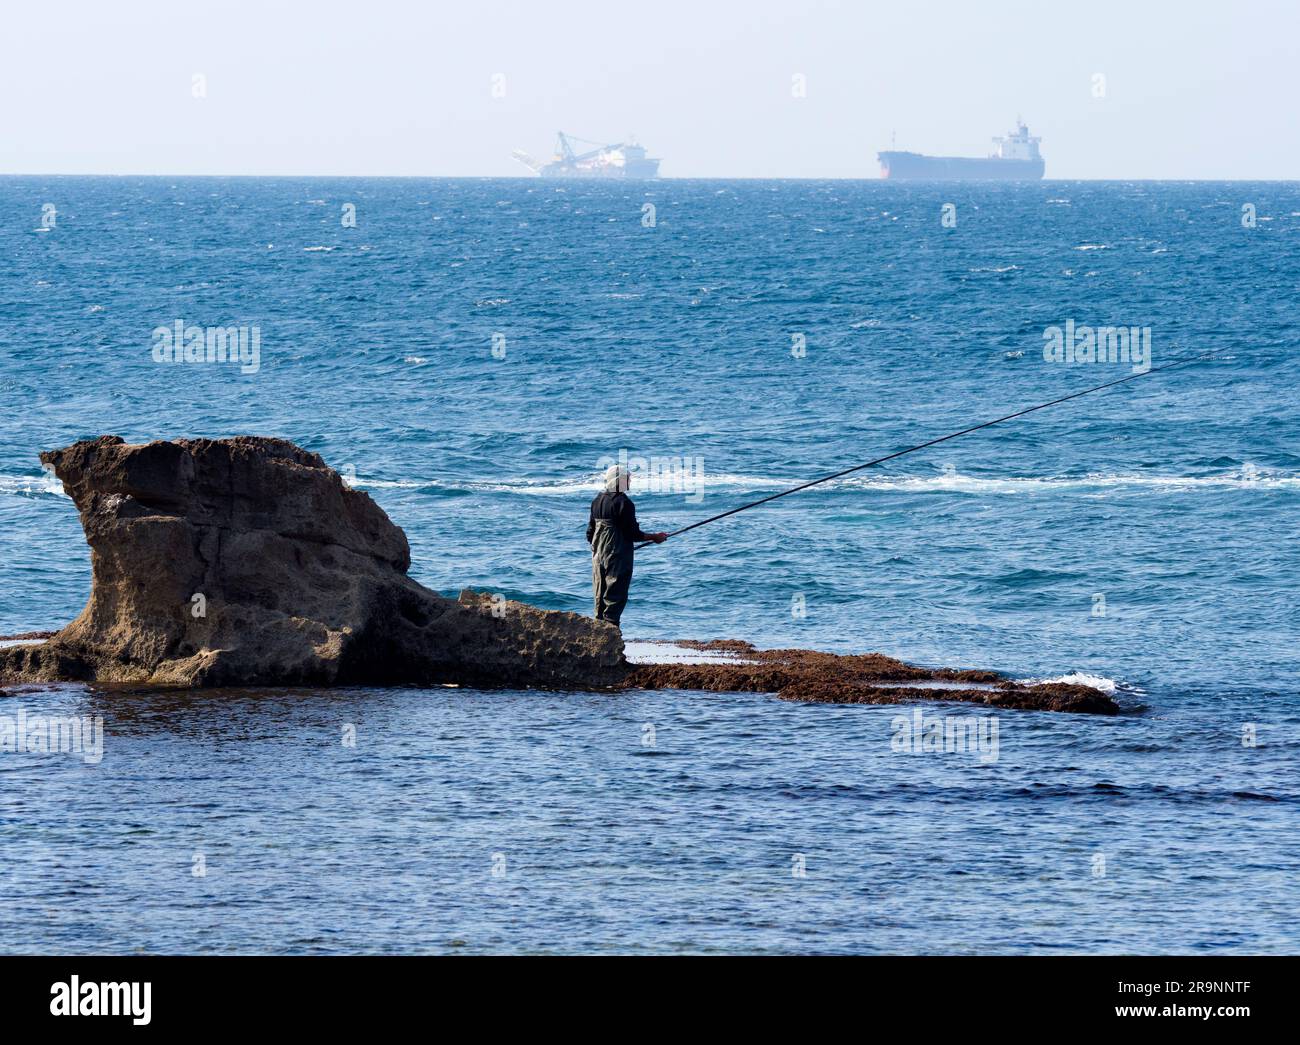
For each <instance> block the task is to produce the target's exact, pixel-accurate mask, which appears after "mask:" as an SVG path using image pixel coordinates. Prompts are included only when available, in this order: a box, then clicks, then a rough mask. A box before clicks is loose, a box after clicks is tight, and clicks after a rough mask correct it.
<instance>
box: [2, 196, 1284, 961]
mask: <svg viewBox="0 0 1300 1045" xmlns="http://www.w3.org/2000/svg"><path fill="white" fill-rule="evenodd" d="M647 203H649V204H653V213H652V214H651V213H650V212H648V211H647V210H646V209H645V208H644V205H645V204H647ZM945 203H952V204H955V206H956V215H957V223H956V226H955V227H952V228H948V227H944V225H943V224H942V223H941V220H940V219H941V214H942V208H943V205H944V204H945ZM47 204H48V205H52V207H53V215H54V217H53V221H52V227H46V225H49V224H51V222H50V219H49V217H48V215H49V214H50V211H49V209H48V208H47V207H46V205H47ZM345 204H352V205H354V207H355V214H356V225H355V227H347V226H345V225H344V224H343V222H342V220H341V218H342V216H343V214H344V207H345ZM1246 204H1250V205H1251V206H1252V207H1253V208H1254V209H1255V213H1256V215H1257V219H1258V220H1257V223H1256V224H1255V226H1254V227H1247V226H1246V225H1245V224H1243V221H1242V217H1243V210H1242V208H1243V206H1244V205H1246ZM43 215H47V217H45V218H44V220H43ZM651 219H653V220H651ZM0 257H3V259H4V265H3V268H2V269H0V390H2V391H3V400H4V403H5V409H4V410H3V411H0V634H7V633H14V632H21V631H26V630H29V629H53V628H57V627H59V626H61V625H62V624H64V623H66V621H68V620H69V619H71V618H72V617H73V616H74V615H75V614H76V613H77V612H78V611H79V610H80V609H81V607H82V605H83V604H84V601H85V598H86V594H87V591H88V586H89V576H90V566H89V553H88V550H87V548H86V546H85V543H84V540H83V539H82V535H81V531H80V526H79V524H78V521H77V518H76V513H75V511H74V510H73V508H72V505H71V502H70V501H69V500H68V499H67V498H66V497H64V496H63V495H62V494H61V492H59V489H58V486H57V483H54V482H52V480H51V479H50V477H48V476H46V475H45V474H44V473H43V472H42V471H41V468H40V466H39V463H38V461H37V459H36V455H37V453H38V451H40V450H41V449H45V448H51V447H57V446H62V445H65V444H67V443H69V442H71V441H73V440H75V439H78V438H83V437H91V436H96V435H99V434H103V433H115V434H118V435H121V436H123V437H124V438H126V439H128V440H130V441H145V440H149V439H154V438H162V437H178V436H214V437H215V436H226V435H233V434H239V433H253V434H263V435H277V436H283V437H285V438H288V439H292V440H294V441H295V442H297V443H299V444H301V445H303V446H305V447H307V448H309V449H311V450H315V451H317V452H319V453H321V454H322V455H323V456H324V457H325V459H326V460H327V461H328V462H329V463H331V464H332V465H334V466H335V467H338V468H339V469H340V470H342V471H344V472H345V473H346V474H348V475H349V476H351V477H354V481H355V484H356V485H357V486H358V488H360V489H364V490H366V491H367V492H368V493H370V494H371V496H373V497H374V498H375V499H376V500H377V501H378V502H379V504H380V505H382V506H383V508H384V509H385V510H386V511H387V512H388V513H389V515H390V516H391V517H392V518H393V519H394V521H396V522H397V523H398V524H399V525H401V526H402V527H403V528H404V529H405V531H406V533H407V535H408V537H409V538H410V541H411V547H412V557H413V565H412V571H411V572H412V574H413V575H414V576H415V577H416V578H417V579H418V580H420V581H421V582H423V583H425V584H426V585H428V586H430V587H432V588H435V589H438V590H441V591H444V592H448V593H454V592H455V591H457V590H458V589H459V588H461V587H463V586H472V587H476V588H480V589H483V590H488V591H493V592H502V593H504V594H505V595H507V596H508V597H510V598H518V599H523V600H526V601H529V602H532V603H535V604H537V605H539V606H544V607H549V608H555V609H567V610H576V611H579V612H586V611H587V610H588V605H589V597H590V590H589V589H590V582H589V577H590V574H589V563H588V559H587V554H586V547H585V544H584V541H583V529H584V526H585V523H586V510H587V502H588V501H589V499H590V497H591V496H592V494H593V492H594V491H595V489H596V488H597V483H596V477H597V473H598V470H599V467H600V465H601V461H602V458H607V457H613V456H617V455H618V454H619V453H620V451H626V452H627V454H629V455H630V456H631V457H633V458H638V457H639V458H646V459H650V458H656V459H659V461H660V463H662V462H664V461H667V462H685V463H687V464H688V465H690V466H691V468H692V470H693V469H694V468H695V467H696V466H697V464H698V465H699V466H701V467H702V474H703V476H704V481H703V486H702V490H701V491H695V490H685V491H684V490H682V489H667V490H662V489H659V490H656V489H642V490H637V489H634V491H633V495H634V497H635V498H636V500H637V504H638V510H639V513H640V515H641V517H642V521H643V524H644V525H645V526H646V527H647V528H651V527H653V528H656V529H657V528H663V529H674V528H677V527H679V526H682V525H685V524H687V523H689V522H691V521H693V520H695V519H698V518H702V517H704V516H706V515H711V514H714V513H716V512H720V511H724V510H726V509H727V508H730V507H733V506H735V505H737V504H740V503H743V502H744V501H746V500H750V499H753V498H755V497H758V496H763V495H764V494H766V493H770V492H774V491H775V490H777V489H779V488H781V486H782V485H784V484H787V483H793V482H796V481H800V480H803V479H807V478H811V477H814V476H817V475H820V474H823V473H828V472H832V471H835V470H838V469H841V468H845V467H848V466H850V465H852V464H854V463H857V462H859V461H862V460H866V459H869V458H872V457H876V456H879V455H882V454H885V453H889V452H891V451H893V450H896V449H899V448H901V447H903V446H906V445H909V444H911V443H916V442H921V441H923V440H926V439H929V438H932V437H935V436H938V435H941V434H944V433H946V432H948V431H951V430H954V429H957V428H962V427H965V426H967V425H970V424H974V423H976V422H978V421H981V420H984V419H986V418H991V417H995V416H998V415H1000V414H1004V413H1007V412H1010V411H1011V410H1014V409H1017V408H1019V407H1022V406H1028V405H1031V404H1033V403H1036V402H1038V401H1042V400H1046V399H1050V398H1054V397H1056V396H1060V395H1064V394H1067V393H1068V392H1070V391H1073V390H1076V389H1079V388H1083V387H1086V386H1089V385H1092V384H1097V383H1100V382H1102V381H1106V380H1111V379H1114V378H1116V377H1121V376H1124V375H1125V374H1127V373H1128V372H1129V368H1128V366H1126V365H1124V364H1092V365H1088V364H1074V365H1065V364H1058V363H1053V362H1049V361H1046V360H1045V359H1044V356H1043V345H1044V337H1043V334H1044V330H1045V329H1046V328H1048V327H1051V326H1054V325H1061V326H1063V325H1064V324H1065V323H1066V321H1068V320H1073V321H1074V322H1075V323H1076V324H1078V325H1080V326H1083V325H1091V326H1110V325H1114V326H1137V327H1149V328H1150V329H1151V339H1152V362H1153V364H1154V365H1156V366H1159V365H1160V364H1162V363H1164V362H1168V361H1170V360H1172V359H1175V358H1178V357H1180V356H1183V355H1188V354H1200V353H1204V352H1212V353H1214V354H1215V358H1214V359H1213V360H1212V361H1208V362H1203V363H1196V364H1194V365H1190V366H1187V367H1184V368H1180V369H1177V370H1174V371H1171V372H1169V373H1163V374H1158V375H1153V376H1150V377H1145V378H1142V379H1140V380H1137V381H1134V382H1129V383H1128V384H1126V385H1123V386H1121V387H1119V388H1116V389H1113V390H1110V391H1107V392H1104V393H1100V394H1098V395H1095V396H1089V397H1086V398H1084V399H1081V400H1078V401H1075V402H1073V403H1070V404H1066V405H1063V406H1061V407H1058V408H1054V409H1052V410H1050V411H1044V412H1041V413H1038V414H1035V415H1033V416H1031V417H1028V418H1024V419H1021V420H1018V421H1016V422H1013V423H1011V424H1008V425H1005V426H1000V427H997V428H994V429H991V430H987V431H983V432H979V433H976V434H974V435H972V436H970V437H968V438H964V439H961V440H957V441H954V442H950V443H945V444H943V445H942V446H939V447H935V448H934V449H933V450H929V451H925V452H922V453H919V454H915V455H911V456H908V457H905V458H902V459H900V460H898V461H895V462H891V463H890V464H889V465H887V466H885V467H883V468H881V469H879V470H874V471H868V472H863V473H858V474H856V475H854V476H850V477H846V478H844V479H841V480H837V481H835V482H833V483H830V484H828V485H826V486H824V487H820V488H818V489H815V490H810V491H807V492H804V493H800V494H797V495H795V496H792V497H789V498H786V499H783V500H780V501H778V502H775V503H773V504H770V505H766V506H764V507H762V508H759V509H756V510H754V511H751V512H746V513H744V514H742V515H739V516H736V517H733V518H730V519H727V520H725V521H722V522H719V523H717V524H714V525H711V526H708V527H705V528H702V529H700V530H698V531H694V532H692V533H691V534H689V535H685V536H683V537H682V538H680V539H675V540H673V541H671V542H669V543H668V544H667V545H664V546H662V547H659V548H655V549H652V550H648V551H646V552H643V553H641V554H640V555H639V556H638V560H637V571H636V578H635V581H634V585H633V597H632V603H631V605H630V607H629V610H628V612H627V614H626V616H625V618H624V633H625V634H626V635H628V636H629V637H635V638H740V639H746V640H749V641H752V642H754V643H756V644H758V645H762V646H799V647H811V648H821V649H829V650H836V651H851V650H854V651H861V650H879V651H882V652H885V653H888V654H891V655H894V656H899V657H903V658H905V659H909V660H913V661H917V662H920V663H926V664H935V665H944V666H973V667H991V668H995V669H998V670H1002V671H1005V672H1007V673H1009V674H1011V675H1012V676H1015V677H1025V678H1061V677H1065V676H1067V675H1071V674H1076V673H1078V674H1083V675H1088V676H1093V677H1094V678H1095V679H1096V680H1098V681H1100V682H1101V683H1102V684H1105V685H1114V687H1115V692H1116V696H1117V699H1118V700H1119V701H1120V702H1121V704H1122V705H1123V706H1124V707H1125V709H1126V713H1125V714H1124V715H1122V716H1120V717H1118V718H1113V719H1097V718H1092V717H1086V716H1064V715H1053V714H1046V713H1014V714H1013V713H1008V712H1002V713H999V714H998V715H997V716H996V721H997V724H998V728H999V751H998V757H997V759H996V761H981V760H980V759H979V758H977V757H975V756H973V755H971V754H967V753H961V752H952V753H944V752H926V753H920V754H916V753H903V752H898V751H896V750H894V747H893V745H891V740H892V739H893V738H894V736H895V734H896V728H895V724H894V723H895V719H896V717H897V716H898V715H899V713H900V712H899V710H898V709H896V708H884V707H842V706H822V705H807V706H805V705H797V704H787V703H783V702H780V701H778V700H776V699H775V698H774V697H771V696H767V695H762V694H711V693H685V692H672V691H668V692H629V693H624V694H619V695H598V696H594V695H591V694H553V693H539V692H510V693H500V692H494V693H480V692H474V691H469V690H448V689H439V690H437V691H433V692H429V691H422V690H418V689H396V690H394V689H382V690H348V691H334V692H305V691H304V692H298V691H294V692H286V691H249V692H239V693H181V694H177V693H172V694H153V695H141V694H135V695H123V694H115V693H112V692H107V691H101V690H95V689H91V688H88V687H83V686H58V687H47V688H40V689H27V690H23V691H20V692H18V693H15V694H13V695H11V697H10V698H8V699H7V700H6V701H3V702H0V715H2V714H9V715H16V714H17V710H18V709H19V708H21V709H23V710H25V711H26V713H27V714H29V715H35V714H85V715H91V716H94V715H99V716H102V718H103V721H104V730H105V734H106V735H105V742H104V754H103V759H102V761H100V762H98V763H87V762H86V761H84V760H82V759H78V758H75V757H71V756H69V755H40V754H15V753H12V752H9V753H3V752H0V831H2V832H3V839H4V845H3V849H0V878H2V879H3V881H4V883H5V888H4V889H3V890H0V917H2V918H3V921H4V923H5V925H6V931H5V933H4V935H3V943H0V948H3V949H4V950H6V951H55V952H78V951H135V950H140V951H149V952H232V951H233V952H260V951H273V952H282V951H284V952H312V953H316V952H326V953H337V952H359V951H360V952H428V951H433V952H441V951H457V952H500V951H508V952H539V951H548V952H592V951H597V952H607V951H619V952H622V951H633V952H640V951H649V952H662V951H670V952H717V951H726V952H733V951H739V952H772V951H783V952H846V951H847V952H899V953H912V952H924V953H936V952H944V953H947V952H978V953H985V952H1035V953H1094V952H1151V951H1154V952H1210V953H1216V952H1282V951H1294V950H1295V949H1296V947H1297V945H1300V930H1297V929H1296V926H1295V919H1294V908H1295V905H1296V902H1297V900H1300V890H1298V889H1297V886H1296V876H1297V870H1298V869H1300V838H1298V831H1297V828H1298V827H1300V784H1298V780H1300V685H1298V684H1297V679H1298V678H1300V641H1298V639H1300V610H1298V609H1297V601H1298V599H1297V596H1298V595H1300V581H1298V580H1297V577H1298V575H1300V552H1298V551H1297V547H1296V541H1295V534H1296V521H1297V509H1298V508H1300V418H1297V409H1296V408H1297V405H1298V404H1300V393H1298V392H1297V387H1298V385H1300V353H1297V349H1296V341H1297V331H1298V330H1300V323H1298V321H1297V318H1296V311H1295V301H1296V299H1297V295H1298V294H1300V185H1298V184H1293V183H1263V184H1248V183H1151V182H1138V183H1070V182H1044V183H1041V184H1034V185H1020V186H1010V185H1004V186H999V185H981V186H977V185H931V186H923V185H911V186H909V185H900V184H896V183H895V184H889V183H874V182H831V181H827V182H816V181H787V182H779V181H662V182H656V183H649V184H599V183H576V182H575V183H570V184H555V183H550V182H543V181H531V180H522V179H521V180H418V179H404V180H396V179H395V180H386V179H371V180H365V179H360V180H358V179H348V180H331V179H293V178H286V179H218V178H212V179H199V178H190V179H169V178H151V179H144V178H71V177H69V178H61V177H11V178H3V179H0ZM177 320H181V321H184V322H185V323H187V324H197V325H200V326H218V325H219V326H243V325H247V326H250V327H251V326H256V327H258V329H259V332H260V339H261V340H260V358H259V366H258V369H257V370H256V372H255V373H242V372H241V371H240V368H239V367H238V366H235V365H231V364H226V365H215V364H214V365H207V364H184V363H180V364H177V363H158V362H155V360H154V359H153V356H152V348H153V345H154V338H153V331H154V329H155V328H157V327H160V326H165V327H170V326H171V325H172V324H174V323H175V322H176V321H177ZM799 345H802V346H803V351H802V352H796V351H792V349H794V348H796V346H799ZM494 349H495V350H496V351H495V352H494ZM503 349H504V351H503ZM643 485H644V484H643ZM800 608H802V610H803V611H804V612H803V613H802V614H801V613H799V612H797V611H798V610H799V609H800ZM925 710H926V712H927V713H929V714H946V713H948V712H950V711H952V710H953V709H951V708H945V707H944V706H943V705H941V704H928V705H926V708H925ZM956 712H957V713H961V714H974V713H978V712H974V711H972V710H971V709H970V708H958V709H956ZM347 725H352V726H354V727H355V729H356V737H357V741H356V745H355V747H348V746H345V745H344V744H342V743H341V736H342V731H343V729H344V727H345V726H347ZM651 739H652V740H653V743H652V744H651V743H650V742H649V741H650V740H651ZM196 869H197V870H202V871H203V872H204V873H203V874H201V875H200V874H196V873H195V872H196ZM801 872H802V873H801Z"/></svg>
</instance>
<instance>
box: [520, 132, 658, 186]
mask: <svg viewBox="0 0 1300 1045" xmlns="http://www.w3.org/2000/svg"><path fill="white" fill-rule="evenodd" d="M575 142H576V143H577V144H578V145H579V146H584V145H595V146H596V148H594V149H589V150H587V151H585V152H579V151H578V150H577V149H575V148H574V147H573V145H574V143H575ZM514 156H515V159H517V160H518V161H519V162H520V163H522V164H523V165H524V166H525V167H527V168H528V169H529V170H531V171H534V172H535V173H537V174H540V175H541V176H542V177H543V178H655V177H658V175H659V161H658V160H657V159H654V158H653V157H650V156H647V155H646V151H645V147H644V146H642V145H639V144H638V143H637V142H636V140H635V139H632V140H629V141H625V142H615V143H614V144H612V145H601V144H600V143H599V142H589V141H584V140H583V139H582V138H575V137H573V136H572V135H568V134H565V133H564V132H563V131H559V132H557V135H556V141H555V155H554V157H552V158H551V160H549V161H547V162H542V161H539V160H535V159H533V158H532V157H531V156H529V155H528V154H527V153H526V152H520V151H518V150H516V151H515V154H514Z"/></svg>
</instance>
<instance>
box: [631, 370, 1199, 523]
mask: <svg viewBox="0 0 1300 1045" xmlns="http://www.w3.org/2000/svg"><path fill="white" fill-rule="evenodd" d="M1212 358H1213V354H1212V353H1206V354H1204V355H1200V356H1187V357H1185V358H1183V359H1175V360H1174V361H1173V362H1172V363H1165V364H1164V365H1163V366H1157V367H1152V368H1151V369H1150V370H1143V371H1142V372H1141V373H1140V374H1129V375H1128V376H1127V377H1121V378H1117V379H1116V380H1114V381H1107V382H1106V383H1105V384H1102V385H1094V386H1093V387H1092V388H1085V389H1084V390H1083V391H1081V392H1072V393H1071V394H1070V395H1068V396H1061V398H1060V399H1053V400H1052V401H1051V402H1048V403H1039V404H1038V405H1037V406H1031V407H1026V408H1025V409H1024V410H1017V411H1016V412H1015V413H1014V414H1007V415H1006V416H1005V417H996V418H994V419H993V420H992V421H984V422H982V423H981V424H977V425H971V427H969V428H963V429H962V430H961V431H960V432H951V433H949V434H948V435H941V436H939V438H937V439H930V440H928V441H927V442H924V443H917V444H916V445H915V446H909V447H908V448H907V449H906V450H896V451H895V452H894V453H892V454H886V455H885V456H884V457H877V458H876V459H875V460H874V461H868V462H867V463H866V464H856V465H854V466H853V467H852V468H845V469H843V470H841V471H838V472H832V473H831V474H830V475H823V476H822V477H821V478H820V479H812V480H810V481H808V482H806V483H800V484H799V485H798V486H792V487H790V489H788V490H782V491H780V492H779V493H774V494H769V495H768V496H767V497H760V498H759V499H758V500H757V501H750V502H749V503H748V504H742V505H740V507H738V508H732V509H731V510H730V511H725V512H719V513H718V514H717V515H711V516H709V518H707V519H701V520H700V521H699V522H693V523H691V524H690V525H689V526H683V527H682V528H681V529H680V530H673V531H672V533H670V534H669V535H668V536H669V537H677V536H680V535H681V534H683V533H686V532H687V531H688V530H695V529H698V528H699V527H701V526H707V525H708V524H709V523H711V522H717V521H718V520H719V519H725V518H726V517H727V516H729V515H736V514H738V513H740V512H747V511H749V509H751V508H757V507H758V506H759V505H760V504H767V502H768V501H775V500H777V499H778V498H780V497H789V496H790V494H792V493H798V492H799V491H800V490H807V489H808V488H809V487H810V486H820V485H821V484H822V483H828V482H830V481H831V480H832V479H839V478H841V477H842V476H845V475H851V474H852V473H853V472H860V471H862V470H863V469H864V468H874V467H875V466H876V465H878V464H884V463H885V462H886V461H892V460H894V459H895V458H898V457H903V456H905V455H906V454H914V453H916V451H918V450H924V449H925V448H926V447H929V446H938V445H939V444H940V443H946V442H947V441H948V440H949V439H956V438H957V437H958V436H963V435H970V434H971V432H978V431H979V430H980V429H981V428H991V427H992V426H993V425H1000V424H1002V422H1003V421H1010V420H1013V419H1014V418H1017V417H1024V416H1025V414H1032V413H1033V412H1034V411H1035V410H1046V409H1047V408H1048V407H1049V406H1057V405H1059V404H1061V403H1068V402H1069V401H1070V400H1071V399H1078V398H1079V397H1080V396H1086V395H1091V394H1092V393H1093V392H1100V391H1101V390H1102V389H1104V388H1114V387H1115V386H1116V385H1122V384H1124V383H1125V382H1126V381H1136V380H1137V379H1138V378H1139V377H1150V376H1151V375H1152V374H1158V373H1160V372H1161V371H1162V370H1172V369H1174V367H1179V366H1185V365H1186V364H1187V363H1197V362H1200V361H1201V360H1205V359H1212ZM654 543H655V542H654V541H642V542H641V543H640V544H638V545H636V548H637V549H641V548H648V547H651V546H653V545H654Z"/></svg>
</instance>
